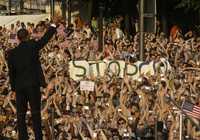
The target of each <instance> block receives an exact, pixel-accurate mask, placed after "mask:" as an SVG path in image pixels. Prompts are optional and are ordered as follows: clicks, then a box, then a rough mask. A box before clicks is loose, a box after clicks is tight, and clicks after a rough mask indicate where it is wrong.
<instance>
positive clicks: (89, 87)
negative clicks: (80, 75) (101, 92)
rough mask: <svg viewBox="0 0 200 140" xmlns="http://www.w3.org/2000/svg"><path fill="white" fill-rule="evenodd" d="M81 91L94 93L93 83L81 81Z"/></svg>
mask: <svg viewBox="0 0 200 140" xmlns="http://www.w3.org/2000/svg"><path fill="white" fill-rule="evenodd" d="M80 90H81V91H94V82H92V81H81V82H80Z"/></svg>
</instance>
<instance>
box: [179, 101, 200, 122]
mask: <svg viewBox="0 0 200 140" xmlns="http://www.w3.org/2000/svg"><path fill="white" fill-rule="evenodd" d="M182 110H183V111H184V112H185V113H186V114H187V115H189V116H192V117H194V118H196V119H200V107H198V106H196V105H194V104H192V103H190V102H188V101H184V102H183V104H182Z"/></svg>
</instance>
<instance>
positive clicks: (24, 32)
mask: <svg viewBox="0 0 200 140" xmlns="http://www.w3.org/2000/svg"><path fill="white" fill-rule="evenodd" d="M28 37H29V33H28V30H26V29H24V28H22V29H20V30H19V31H18V32H17V38H18V39H19V40H20V41H26V40H28Z"/></svg>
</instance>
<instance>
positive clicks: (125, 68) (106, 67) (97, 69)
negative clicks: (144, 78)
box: [69, 58, 171, 81]
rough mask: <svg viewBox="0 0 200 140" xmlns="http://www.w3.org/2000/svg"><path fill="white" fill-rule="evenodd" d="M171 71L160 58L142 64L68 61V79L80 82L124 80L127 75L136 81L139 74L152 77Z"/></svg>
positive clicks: (167, 63) (117, 61)
mask: <svg viewBox="0 0 200 140" xmlns="http://www.w3.org/2000/svg"><path fill="white" fill-rule="evenodd" d="M169 70H171V66H170V64H169V62H168V61H167V60H166V59H164V58H161V59H160V61H159V62H154V61H151V62H142V61H138V62H136V63H126V62H125V61H122V60H100V61H85V60H83V61H70V62H69V73H70V77H71V78H72V79H73V80H75V81H78V80H81V79H83V78H85V77H87V78H91V77H95V78H98V77H103V76H105V75H107V76H110V77H111V76H113V75H115V76H117V77H118V78H124V76H125V75H127V76H128V77H129V78H130V79H132V80H136V79H138V78H139V77H140V75H141V74H145V75H154V74H155V73H157V72H161V73H165V72H167V71H169Z"/></svg>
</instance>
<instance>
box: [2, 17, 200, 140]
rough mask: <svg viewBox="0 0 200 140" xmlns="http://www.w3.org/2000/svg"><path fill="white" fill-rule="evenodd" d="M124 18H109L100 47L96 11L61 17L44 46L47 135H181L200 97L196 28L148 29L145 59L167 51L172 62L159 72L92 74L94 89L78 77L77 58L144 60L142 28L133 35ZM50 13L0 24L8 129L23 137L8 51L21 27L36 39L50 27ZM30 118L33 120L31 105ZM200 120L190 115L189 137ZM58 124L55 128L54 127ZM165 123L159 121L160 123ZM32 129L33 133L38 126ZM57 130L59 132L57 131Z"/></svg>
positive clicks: (86, 139)
mask: <svg viewBox="0 0 200 140" xmlns="http://www.w3.org/2000/svg"><path fill="white" fill-rule="evenodd" d="M120 20H121V17H120V18H115V19H113V20H111V21H109V22H106V23H105V25H104V30H103V34H104V47H103V49H102V51H99V50H100V49H99V46H98V40H97V38H98V37H97V35H98V28H97V27H98V26H97V21H96V19H95V18H94V19H92V22H91V23H82V22H81V20H79V19H78V18H77V20H75V22H74V23H73V24H71V25H69V26H66V24H65V23H64V22H61V23H60V26H59V28H58V29H57V35H55V36H54V37H53V39H51V41H50V42H49V43H48V44H47V46H46V47H45V48H44V49H43V50H41V55H40V56H41V62H42V68H43V71H44V73H45V79H46V81H47V83H48V85H47V88H45V89H41V91H42V120H43V121H42V122H43V131H44V132H43V134H44V138H45V139H47V140H50V139H51V138H52V137H54V138H55V139H56V140H79V139H80V140H81V139H82V140H134V139H135V140H145V139H147V140H151V139H155V138H154V136H155V134H156V136H157V137H158V140H177V139H178V138H179V116H180V113H181V112H180V108H179V106H181V104H182V102H183V101H184V100H189V101H190V102H192V103H193V104H196V105H200V96H199V95H200V68H199V66H200V52H199V50H200V49H199V47H200V40H199V38H198V36H195V35H194V33H193V32H192V31H190V32H188V33H187V34H186V35H183V34H182V33H181V31H180V29H177V30H175V31H173V34H172V35H170V37H167V36H166V35H165V34H164V33H157V34H153V33H145V41H144V42H145V47H144V48H145V54H144V58H145V60H144V61H145V62H150V61H159V60H160V58H166V59H167V60H168V61H169V63H170V65H171V67H172V70H170V71H168V72H165V73H156V74H154V75H148V74H141V76H140V78H138V79H137V80H130V79H129V78H128V77H126V76H125V77H124V78H119V77H117V76H113V77H112V78H108V77H107V76H104V77H98V78H93V77H86V78H85V79H83V80H89V81H94V82H95V88H94V91H82V90H81V89H80V82H79V81H75V80H73V79H71V78H70V75H69V71H68V70H69V66H68V63H69V61H71V60H102V59H107V60H109V59H115V60H124V61H126V62H128V63H134V62H137V61H138V60H139V34H138V33H136V35H134V36H129V37H127V35H126V33H125V32H123V31H122V30H121V29H120ZM49 24H50V22H49V20H48V19H46V20H44V21H41V22H40V23H38V24H37V25H34V24H33V23H27V24H25V23H23V22H20V21H19V22H17V23H16V24H15V25H14V24H13V25H11V27H10V28H5V27H0V132H1V133H0V134H2V136H5V137H10V138H13V139H16V138H17V131H16V114H15V113H16V108H15V95H14V94H13V93H12V92H11V88H10V85H9V79H8V67H7V62H6V58H7V53H8V52H9V50H10V49H11V48H13V47H16V46H17V40H16V37H15V36H16V32H17V30H18V29H20V28H26V29H27V30H28V31H29V32H30V34H31V38H32V39H35V40H37V39H39V38H41V36H42V35H44V33H45V31H46V29H47V27H48V26H49ZM27 114H28V116H29V117H28V118H29V119H28V121H27V123H28V124H29V125H30V126H31V121H30V116H31V114H30V111H28V112H27ZM198 125H199V120H197V119H194V118H190V117H188V116H184V121H183V134H184V139H188V140H189V139H190V140H199V139H200V130H199V128H198V127H197V126H198ZM52 126H53V128H52ZM155 128H157V129H155ZM28 129H29V133H30V136H33V131H32V130H31V129H30V128H28ZM52 132H53V133H52ZM31 139H33V137H31Z"/></svg>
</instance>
